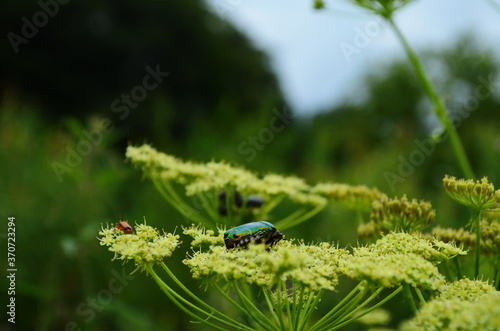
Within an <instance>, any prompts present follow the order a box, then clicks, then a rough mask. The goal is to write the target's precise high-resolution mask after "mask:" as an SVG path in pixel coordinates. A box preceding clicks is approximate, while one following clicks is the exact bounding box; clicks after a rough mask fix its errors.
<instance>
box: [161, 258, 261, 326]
mask: <svg viewBox="0 0 500 331" xmlns="http://www.w3.org/2000/svg"><path fill="white" fill-rule="evenodd" d="M160 266H161V267H162V268H163V270H164V271H165V272H166V273H167V275H168V276H169V277H170V278H171V279H172V280H173V281H174V283H175V284H177V286H179V287H180V288H181V290H183V291H184V292H185V293H186V294H187V295H188V296H190V297H191V298H192V299H194V300H195V301H196V302H197V303H198V304H200V305H201V306H202V307H205V309H209V310H214V312H215V313H216V314H217V315H219V316H221V317H223V318H226V319H228V320H229V321H231V322H232V323H234V324H236V325H238V326H239V327H240V328H242V330H243V329H245V330H251V328H248V327H247V326H245V325H244V324H242V323H240V322H238V321H236V320H234V319H232V318H230V317H228V316H227V315H224V314H223V313H221V312H219V311H218V310H215V309H214V308H213V307H212V306H210V305H209V304H207V303H206V302H205V301H203V300H201V299H200V298H198V296H196V295H195V294H194V293H193V292H191V291H190V290H189V289H188V288H187V287H186V286H184V284H183V283H182V282H181V281H180V280H179V279H178V278H177V277H175V275H174V273H173V272H172V271H171V270H170V268H168V267H167V265H166V264H165V263H163V262H161V263H160Z"/></svg>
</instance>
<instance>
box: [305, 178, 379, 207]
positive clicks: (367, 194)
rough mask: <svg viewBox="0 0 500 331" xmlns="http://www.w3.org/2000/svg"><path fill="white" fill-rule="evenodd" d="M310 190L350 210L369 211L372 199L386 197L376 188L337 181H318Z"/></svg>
mask: <svg viewBox="0 0 500 331" xmlns="http://www.w3.org/2000/svg"><path fill="white" fill-rule="evenodd" d="M311 192H312V193H316V194H319V195H322V196H324V197H326V198H328V199H329V200H330V201H331V202H333V203H334V204H335V205H337V206H339V207H340V208H344V209H347V210H352V211H370V209H371V206H372V203H373V201H374V200H377V199H382V198H384V197H386V196H385V194H383V193H381V192H380V191H379V190H377V189H376V188H369V187H367V186H364V185H358V186H351V185H347V184H338V183H319V184H316V185H315V186H313V187H312V189H311Z"/></svg>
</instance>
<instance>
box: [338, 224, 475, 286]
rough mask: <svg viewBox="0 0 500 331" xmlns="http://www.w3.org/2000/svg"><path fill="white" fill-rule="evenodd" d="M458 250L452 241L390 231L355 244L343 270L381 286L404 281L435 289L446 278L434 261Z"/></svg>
mask: <svg viewBox="0 0 500 331" xmlns="http://www.w3.org/2000/svg"><path fill="white" fill-rule="evenodd" d="M459 254H465V252H464V251H462V250H461V249H459V248H456V247H455V246H454V245H451V244H445V243H442V242H439V241H437V240H434V241H431V240H427V239H424V238H422V237H419V236H416V235H410V234H408V233H390V234H388V235H386V236H384V237H382V238H381V239H379V240H378V241H377V242H376V243H375V244H371V245H368V246H365V247H355V248H354V249H353V256H352V257H350V258H349V261H348V265H347V269H348V270H347V273H346V274H347V275H348V276H349V277H351V278H354V279H358V280H367V281H368V282H370V283H373V284H376V285H382V286H384V287H393V286H397V285H400V284H401V283H407V284H410V285H413V286H422V287H425V288H429V289H434V290H435V289H438V288H439V287H440V286H442V285H443V284H444V282H445V281H444V277H443V276H442V275H441V274H440V273H439V271H438V269H437V268H436V264H438V263H440V262H441V261H443V260H446V259H449V258H452V257H454V256H456V255H459Z"/></svg>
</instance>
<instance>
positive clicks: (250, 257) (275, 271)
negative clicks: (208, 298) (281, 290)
mask: <svg viewBox="0 0 500 331" xmlns="http://www.w3.org/2000/svg"><path fill="white" fill-rule="evenodd" d="M347 255H348V252H347V251H346V250H343V249H338V248H336V247H334V246H332V245H331V244H329V243H319V244H316V245H305V244H294V243H293V242H292V241H290V240H286V241H281V242H280V243H279V244H277V245H275V246H273V247H272V248H271V249H268V248H267V247H266V246H265V245H249V246H248V248H247V249H226V248H225V247H224V246H222V245H220V246H210V247H209V249H208V251H205V252H203V251H194V252H193V253H192V255H191V256H189V257H188V258H187V259H185V260H184V264H186V265H187V266H188V267H189V268H190V270H191V273H192V275H193V277H194V278H213V277H215V278H216V279H225V280H228V281H229V280H243V281H245V282H247V283H250V284H257V285H259V286H264V287H267V288H270V287H271V286H272V285H274V284H276V283H277V282H278V281H284V280H291V281H293V282H294V283H297V284H300V285H302V286H304V288H306V289H308V290H310V291H318V290H320V289H326V290H333V289H335V286H336V285H337V284H338V276H339V274H342V273H344V271H345V260H346V258H347Z"/></svg>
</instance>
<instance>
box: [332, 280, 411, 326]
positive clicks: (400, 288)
mask: <svg viewBox="0 0 500 331" xmlns="http://www.w3.org/2000/svg"><path fill="white" fill-rule="evenodd" d="M402 289H403V287H402V286H400V287H398V288H397V289H396V290H394V292H392V293H391V294H389V295H388V296H386V297H385V298H384V299H382V300H381V301H380V302H378V303H377V304H375V305H374V306H373V307H370V308H368V309H366V310H365V311H363V313H361V314H359V315H356V316H355V317H354V318H351V319H349V320H347V321H344V322H342V323H341V324H338V325H336V326H335V327H333V328H331V329H328V331H333V330H337V329H340V328H342V327H344V326H346V325H348V324H350V323H352V322H354V321H355V320H357V319H358V318H360V317H363V316H365V315H367V314H369V313H371V312H372V311H374V310H375V309H377V308H379V307H380V306H382V305H383V304H384V303H386V302H387V301H389V300H390V299H392V298H393V297H394V296H396V294H398V293H399V292H401V290H402Z"/></svg>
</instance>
